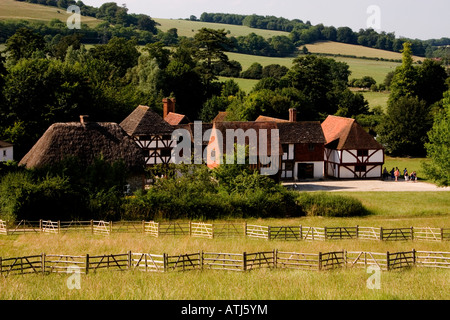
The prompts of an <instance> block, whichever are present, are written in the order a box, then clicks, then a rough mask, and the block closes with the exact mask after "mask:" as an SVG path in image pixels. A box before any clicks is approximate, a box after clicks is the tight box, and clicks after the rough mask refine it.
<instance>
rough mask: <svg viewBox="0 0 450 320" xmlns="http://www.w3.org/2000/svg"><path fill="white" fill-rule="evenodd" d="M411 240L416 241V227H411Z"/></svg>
mask: <svg viewBox="0 0 450 320" xmlns="http://www.w3.org/2000/svg"><path fill="white" fill-rule="evenodd" d="M411 240H412V241H414V227H411Z"/></svg>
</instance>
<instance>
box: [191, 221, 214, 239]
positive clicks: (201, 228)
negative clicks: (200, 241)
mask: <svg viewBox="0 0 450 320" xmlns="http://www.w3.org/2000/svg"><path fill="white" fill-rule="evenodd" d="M190 234H191V236H192V237H196V238H208V239H212V238H214V227H213V225H212V224H208V223H203V222H192V223H191V231H190Z"/></svg>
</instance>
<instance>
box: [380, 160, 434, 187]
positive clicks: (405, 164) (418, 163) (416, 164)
mask: <svg viewBox="0 0 450 320" xmlns="http://www.w3.org/2000/svg"><path fill="white" fill-rule="evenodd" d="M428 161H430V160H429V159H427V158H405V157H389V156H386V159H385V163H384V167H386V168H387V170H388V171H391V170H392V168H397V167H398V168H399V169H400V173H401V174H402V175H403V170H404V169H405V168H406V169H408V173H409V174H411V173H412V172H413V171H416V172H417V178H418V179H419V180H421V181H428V177H427V176H426V174H425V172H424V171H423V167H422V165H423V163H426V162H428Z"/></svg>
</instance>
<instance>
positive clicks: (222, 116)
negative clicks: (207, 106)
mask: <svg viewBox="0 0 450 320" xmlns="http://www.w3.org/2000/svg"><path fill="white" fill-rule="evenodd" d="M227 116H228V113H227V112H226V111H219V113H218V114H217V116H216V117H215V118H214V119H213V121H212V122H225V121H227Z"/></svg>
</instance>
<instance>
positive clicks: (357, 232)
mask: <svg viewBox="0 0 450 320" xmlns="http://www.w3.org/2000/svg"><path fill="white" fill-rule="evenodd" d="M356 239H359V226H356Z"/></svg>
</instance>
